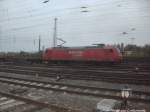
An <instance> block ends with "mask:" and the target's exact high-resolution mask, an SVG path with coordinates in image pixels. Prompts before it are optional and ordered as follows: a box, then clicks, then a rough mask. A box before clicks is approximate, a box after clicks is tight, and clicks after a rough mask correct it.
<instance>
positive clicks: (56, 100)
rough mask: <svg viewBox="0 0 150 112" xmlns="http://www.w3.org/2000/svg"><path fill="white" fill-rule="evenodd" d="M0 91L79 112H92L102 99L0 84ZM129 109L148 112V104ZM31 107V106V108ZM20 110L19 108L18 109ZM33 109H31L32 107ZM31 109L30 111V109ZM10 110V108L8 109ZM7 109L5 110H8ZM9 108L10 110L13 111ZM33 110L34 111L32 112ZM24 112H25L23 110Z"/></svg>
mask: <svg viewBox="0 0 150 112" xmlns="http://www.w3.org/2000/svg"><path fill="white" fill-rule="evenodd" d="M0 75H5V76H10V75H11V76H16V77H20V76H21V77H22V78H30V79H37V80H43V81H55V79H50V78H43V77H38V78H37V77H35V76H25V75H18V74H11V73H3V72H1V73H0ZM60 82H64V83H69V84H70V83H72V84H79V85H88V86H96V87H108V88H122V87H124V86H126V85H123V84H117V83H106V82H95V81H80V80H78V81H77V80H76V81H75V80H61V81H60ZM128 86H129V87H130V88H132V89H134V90H143V91H150V87H149V86H137V85H128ZM0 89H1V91H7V92H11V93H12V92H13V91H14V90H15V91H16V90H22V91H23V92H22V93H19V94H20V95H21V96H25V97H28V98H32V99H35V100H40V101H43V102H49V103H50V104H54V105H59V106H62V107H67V108H72V109H76V110H80V111H81V112H92V111H93V110H94V109H95V108H96V105H97V103H98V102H99V101H101V100H103V98H95V97H90V96H88V97H87V96H79V95H73V94H67V93H59V92H54V91H44V90H37V89H28V88H26V87H24V88H23V87H20V86H15V85H7V84H3V83H0ZM129 105H130V107H131V108H134V109H146V110H147V112H150V104H149V105H147V104H143V103H131V102H130V103H129ZM31 107H32V106H31ZM20 108H21V107H20ZM32 108H33V107H32ZM32 108H31V109H32ZM9 109H10V108H9ZM9 109H7V110H9ZM13 109H14V108H11V109H10V110H13ZM34 109H35V110H34ZM19 110H21V109H19V108H18V107H15V109H14V110H13V111H7V112H22V111H19ZM25 111H26V110H25ZM0 112H1V110H0ZM32 112H51V111H50V110H49V109H40V110H36V108H33V110H32Z"/></svg>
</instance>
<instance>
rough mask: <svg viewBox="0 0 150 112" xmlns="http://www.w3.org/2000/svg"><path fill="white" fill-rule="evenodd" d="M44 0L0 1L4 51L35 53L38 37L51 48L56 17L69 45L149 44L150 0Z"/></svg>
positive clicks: (0, 39) (1, 47)
mask: <svg viewBox="0 0 150 112" xmlns="http://www.w3.org/2000/svg"><path fill="white" fill-rule="evenodd" d="M43 1H44V0H0V50H1V51H20V50H25V51H36V50H37V49H38V36H39V35H41V39H42V46H45V47H51V46H52V38H53V27H54V18H55V17H57V18H58V37H59V38H62V39H63V40H65V41H67V43H66V44H65V45H66V46H85V45H91V44H94V43H105V44H117V43H121V42H124V43H125V44H128V43H131V38H135V39H134V41H133V42H134V43H135V44H138V45H144V44H150V0H50V1H49V2H48V3H46V4H44V3H43ZM83 6H85V7H88V8H87V9H84V8H81V7H83ZM84 10H88V12H82V11H84ZM58 43H60V42H58Z"/></svg>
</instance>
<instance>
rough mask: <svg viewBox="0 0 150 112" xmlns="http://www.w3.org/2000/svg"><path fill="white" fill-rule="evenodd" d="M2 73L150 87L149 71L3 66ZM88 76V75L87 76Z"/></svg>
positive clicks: (0, 69)
mask: <svg viewBox="0 0 150 112" xmlns="http://www.w3.org/2000/svg"><path fill="white" fill-rule="evenodd" d="M0 71H2V72H10V73H18V74H26V75H27V74H28V75H36V74H38V75H40V76H43V77H53V78H56V77H57V76H58V75H59V76H61V78H65V79H80V80H95V81H109V82H118V83H132V84H143V85H150V73H149V72H147V71H144V72H141V71H138V72H137V71H119V70H118V71H117V70H112V69H110V70H104V69H101V68H100V69H99V70H92V69H91V70H90V69H89V70H85V69H76V68H75V69H74V68H47V67H26V66H1V68H0ZM87 74H88V75H87Z"/></svg>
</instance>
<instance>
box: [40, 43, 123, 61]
mask: <svg viewBox="0 0 150 112" xmlns="http://www.w3.org/2000/svg"><path fill="white" fill-rule="evenodd" d="M121 58H122V56H121V53H120V52H119V50H118V49H117V48H115V47H110V46H109V47H102V48H100V47H83V48H65V47H64V48H47V49H46V50H45V51H44V52H43V55H42V59H43V60H44V61H47V62H54V61H55V62H56V61H57V62H98V63H99V62H120V61H121Z"/></svg>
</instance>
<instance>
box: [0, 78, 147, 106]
mask: <svg viewBox="0 0 150 112" xmlns="http://www.w3.org/2000/svg"><path fill="white" fill-rule="evenodd" d="M0 82H1V83H6V84H13V85H19V86H22V87H28V88H36V89H43V90H46V91H47V90H52V91H55V92H66V93H69V94H77V95H85V96H93V97H103V98H107V99H116V100H122V97H121V90H119V89H111V88H97V87H89V86H81V85H72V84H64V83H56V82H45V81H37V80H31V79H27V78H26V79H25V78H17V77H8V76H7V77H6V76H0ZM0 94H1V93H0ZM129 100H130V101H131V102H142V103H150V92H143V91H135V90H132V97H130V98H129ZM39 104H40V103H39ZM41 105H42V104H41ZM43 105H46V106H48V104H43Z"/></svg>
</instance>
